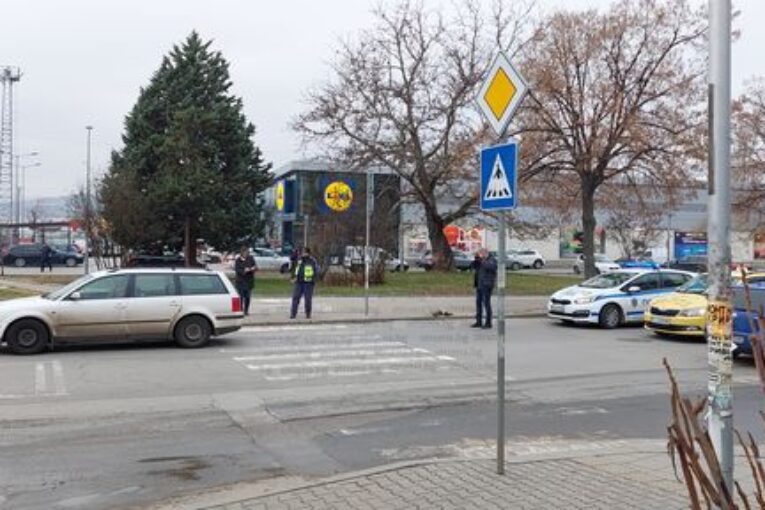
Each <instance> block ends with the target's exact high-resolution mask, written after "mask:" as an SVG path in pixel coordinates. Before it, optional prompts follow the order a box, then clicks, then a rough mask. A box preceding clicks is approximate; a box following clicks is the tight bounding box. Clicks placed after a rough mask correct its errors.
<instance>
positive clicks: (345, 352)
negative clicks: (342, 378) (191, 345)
mask: <svg viewBox="0 0 765 510" xmlns="http://www.w3.org/2000/svg"><path fill="white" fill-rule="evenodd" d="M411 352H412V350H411V349H408V348H393V349H337V350H329V349H323V350H316V351H314V350H311V351H304V352H291V353H284V354H261V355H257V356H240V357H237V358H234V361H279V360H290V359H304V358H305V359H310V360H315V359H320V358H356V357H363V356H367V357H368V356H377V355H383V354H385V355H390V354H410V353H411ZM413 359H417V358H413Z"/></svg>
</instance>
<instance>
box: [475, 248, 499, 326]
mask: <svg viewBox="0 0 765 510" xmlns="http://www.w3.org/2000/svg"><path fill="white" fill-rule="evenodd" d="M478 258H480V263H478V264H477V266H478V267H477V270H476V272H475V276H474V278H475V285H476V293H475V295H476V314H475V323H474V324H473V326H472V327H474V328H483V329H491V319H492V310H491V294H492V292H493V291H494V286H495V285H496V284H497V260H496V259H495V258H494V256H493V255H491V254H490V253H489V252H488V251H486V250H485V249H482V250H481V251H480V252H479V253H478ZM474 264H476V262H474ZM484 314H485V318H486V321H485V322H483V318H484Z"/></svg>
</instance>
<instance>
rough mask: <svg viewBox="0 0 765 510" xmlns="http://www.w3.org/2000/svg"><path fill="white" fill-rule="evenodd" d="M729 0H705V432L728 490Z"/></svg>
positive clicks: (730, 466)
mask: <svg viewBox="0 0 765 510" xmlns="http://www.w3.org/2000/svg"><path fill="white" fill-rule="evenodd" d="M731 9H732V8H731V0H709V47H710V48H709V88H708V94H709V98H708V99H709V135H708V136H709V179H708V184H707V185H708V188H709V211H708V214H709V221H708V238H709V257H708V260H709V291H708V293H709V305H708V308H707V348H708V362H709V382H708V399H709V413H708V415H707V420H708V427H709V436H710V438H711V440H712V444H713V445H714V449H715V454H716V455H717V458H718V459H719V461H720V470H721V472H722V477H723V482H724V484H725V488H726V489H727V491H728V494H734V491H735V488H734V485H733V440H734V435H733V394H732V391H731V385H732V384H731V383H732V379H733V362H732V358H731V356H732V355H731V343H732V336H733V331H732V329H733V325H732V315H733V310H732V306H731V289H730V279H731V276H730V262H731V251H730V207H731V199H730V193H731V190H730V66H731V58H730V53H731V43H730V39H731Z"/></svg>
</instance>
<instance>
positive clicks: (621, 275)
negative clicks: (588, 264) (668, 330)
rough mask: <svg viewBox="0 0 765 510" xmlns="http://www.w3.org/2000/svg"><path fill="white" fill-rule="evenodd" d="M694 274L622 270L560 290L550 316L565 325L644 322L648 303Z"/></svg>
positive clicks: (610, 325) (606, 325)
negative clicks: (568, 323) (565, 323)
mask: <svg viewBox="0 0 765 510" xmlns="http://www.w3.org/2000/svg"><path fill="white" fill-rule="evenodd" d="M693 276H695V275H694V273H689V272H686V271H677V270H672V269H661V270H657V269H642V268H636V269H622V270H619V271H612V272H610V273H605V274H601V275H598V276H596V277H595V278H592V279H590V280H587V281H585V282H583V283H580V284H579V285H574V286H573V287H568V288H565V289H563V290H559V291H558V292H556V293H555V294H553V295H552V296H551V297H550V301H549V303H548V304H547V315H548V316H549V317H551V318H553V319H559V320H562V321H564V322H579V323H591V324H599V325H600V326H602V327H604V328H608V329H611V328H615V327H617V326H620V325H622V324H625V323H628V322H642V321H643V314H644V313H645V309H646V307H647V306H648V303H649V302H650V301H651V300H652V299H653V298H655V297H656V296H659V295H661V294H666V293H668V292H673V291H674V290H675V289H676V288H677V287H679V286H680V285H682V284H684V283H685V282H687V281H689V280H690V279H691V278H693Z"/></svg>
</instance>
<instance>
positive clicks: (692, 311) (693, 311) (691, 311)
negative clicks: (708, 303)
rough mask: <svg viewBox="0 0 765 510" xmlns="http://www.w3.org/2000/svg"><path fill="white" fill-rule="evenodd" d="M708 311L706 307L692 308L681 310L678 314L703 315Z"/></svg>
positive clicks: (682, 315)
mask: <svg viewBox="0 0 765 510" xmlns="http://www.w3.org/2000/svg"><path fill="white" fill-rule="evenodd" d="M706 313H707V309H706V308H690V309H688V310H680V313H678V315H679V316H680V317H703V316H704V315H705V314H706Z"/></svg>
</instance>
